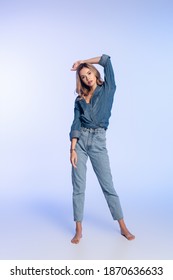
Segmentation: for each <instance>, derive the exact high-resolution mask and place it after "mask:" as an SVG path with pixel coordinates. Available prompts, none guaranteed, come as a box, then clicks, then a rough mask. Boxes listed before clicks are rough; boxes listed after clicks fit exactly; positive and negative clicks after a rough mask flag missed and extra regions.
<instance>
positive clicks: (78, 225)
mask: <svg viewBox="0 0 173 280" xmlns="http://www.w3.org/2000/svg"><path fill="white" fill-rule="evenodd" d="M81 238H82V224H81V222H76V234H75V236H74V237H73V238H72V240H71V243H73V244H78V243H79V242H80V239H81Z"/></svg>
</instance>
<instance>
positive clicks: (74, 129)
mask: <svg viewBox="0 0 173 280" xmlns="http://www.w3.org/2000/svg"><path fill="white" fill-rule="evenodd" d="M80 130H81V121H80V109H79V105H78V102H77V101H75V107H74V120H73V123H72V126H71V130H70V134H69V136H70V141H71V140H72V138H80Z"/></svg>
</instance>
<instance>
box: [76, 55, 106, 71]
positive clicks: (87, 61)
mask: <svg viewBox="0 0 173 280" xmlns="http://www.w3.org/2000/svg"><path fill="white" fill-rule="evenodd" d="M100 59H101V56H97V57H93V58H89V59H85V60H78V61H76V62H74V63H73V65H72V68H71V70H72V71H76V69H77V68H78V66H79V65H80V64H81V63H89V64H98V63H99V61H100Z"/></svg>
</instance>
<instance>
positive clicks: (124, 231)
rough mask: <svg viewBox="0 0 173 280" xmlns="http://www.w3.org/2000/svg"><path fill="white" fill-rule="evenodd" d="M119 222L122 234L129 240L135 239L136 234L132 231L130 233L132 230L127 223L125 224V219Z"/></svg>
mask: <svg viewBox="0 0 173 280" xmlns="http://www.w3.org/2000/svg"><path fill="white" fill-rule="evenodd" d="M118 222H119V225H120V229H121V234H122V235H123V236H124V237H125V238H127V239H128V240H133V239H135V236H134V235H133V234H132V233H130V231H129V230H128V229H127V227H126V225H125V223H124V220H123V219H121V220H119V221H118Z"/></svg>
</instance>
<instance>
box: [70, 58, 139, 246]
mask: <svg viewBox="0 0 173 280" xmlns="http://www.w3.org/2000/svg"><path fill="white" fill-rule="evenodd" d="M93 64H99V65H101V66H103V67H104V81H102V79H101V76H100V73H99V72H98V70H97V69H96V68H95V67H94V66H93ZM71 70H72V71H76V92H77V94H78V96H77V98H76V100H75V108H74V120H73V123H72V126H71V131H70V140H71V148H70V161H71V164H72V184H73V213H74V221H75V222H76V233H75V235H74V237H73V239H72V240H71V242H72V243H74V244H77V243H79V241H80V239H81V237H82V220H83V210H84V198H85V187H86V163H87V159H88V157H89V158H90V160H91V164H92V167H93V169H94V172H95V174H96V176H97V178H98V181H99V184H100V186H101V188H102V191H103V193H104V196H105V198H106V201H107V204H108V207H109V209H110V212H111V214H112V217H113V219H114V220H117V221H118V223H119V226H120V230H121V234H122V235H123V236H125V237H126V238H127V239H128V240H132V239H134V238H135V236H134V235H133V234H131V233H130V232H129V230H128V229H127V227H126V225H125V222H124V220H123V213H122V209H121V205H120V201H119V197H118V195H117V193H116V191H115V189H114V186H113V181H112V175H111V170H110V164H109V157H108V153H107V149H106V130H107V128H108V125H109V118H110V115H111V108H112V104H113V99H114V93H115V90H116V85H115V80H114V72H113V68H112V64H111V60H110V57H109V56H108V55H105V54H103V55H102V56H101V57H95V58H91V59H87V60H79V61H77V62H75V63H74V64H73V66H72V69H71Z"/></svg>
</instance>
